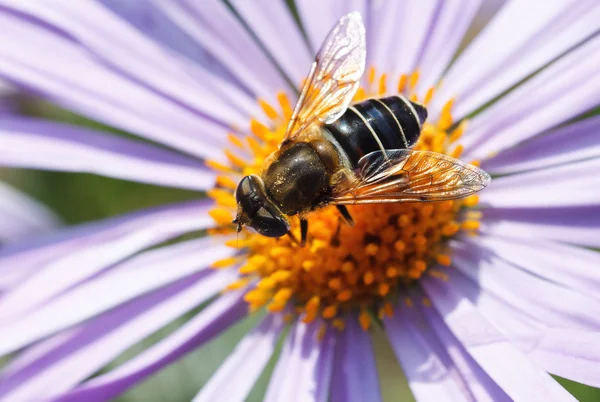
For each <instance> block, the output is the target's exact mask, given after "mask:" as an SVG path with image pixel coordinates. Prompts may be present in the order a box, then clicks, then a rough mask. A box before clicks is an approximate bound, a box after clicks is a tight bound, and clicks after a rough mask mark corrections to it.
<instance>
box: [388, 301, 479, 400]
mask: <svg viewBox="0 0 600 402" xmlns="http://www.w3.org/2000/svg"><path fill="white" fill-rule="evenodd" d="M408 310H410V308H408V307H406V306H400V307H398V308H396V310H395V311H394V317H391V318H389V317H388V318H386V319H385V320H384V324H385V331H386V333H387V336H388V339H389V340H390V344H391V345H392V349H394V352H395V354H396V357H397V358H398V361H399V362H400V365H401V366H402V369H403V370H404V375H405V376H406V379H407V380H408V385H409V386H410V389H411V391H412V393H413V395H414V397H415V399H416V400H417V401H469V400H472V399H473V397H472V395H471V393H470V392H469V389H468V387H467V385H466V383H465V382H464V380H463V379H462V377H461V376H460V373H459V372H458V371H457V369H456V367H455V366H454V363H453V362H452V360H451V359H450V357H449V356H448V354H447V352H446V350H445V349H444V346H443V345H442V344H440V342H439V340H438V339H437V338H436V337H435V336H434V335H433V334H432V332H431V331H430V329H429V328H427V326H426V325H424V323H423V321H422V319H421V317H419V316H418V314H416V312H415V311H412V312H411V311H408Z"/></svg>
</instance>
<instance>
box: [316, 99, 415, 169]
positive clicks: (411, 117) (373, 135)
mask: <svg viewBox="0 0 600 402" xmlns="http://www.w3.org/2000/svg"><path fill="white" fill-rule="evenodd" d="M426 118H427V109H425V107H423V106H422V105H419V104H417V103H413V102H410V101H409V100H408V99H406V98H404V97H403V96H400V95H399V96H390V97H387V98H380V99H368V100H366V101H364V102H361V103H358V104H356V105H352V106H350V107H349V108H348V110H346V112H345V113H344V114H343V115H342V117H340V118H339V119H338V120H336V121H335V122H333V123H331V124H326V125H325V126H324V128H325V129H326V130H327V131H328V132H329V133H330V134H331V135H332V136H333V139H335V140H336V141H337V142H338V144H339V146H340V148H341V149H342V150H343V151H344V152H345V153H346V155H347V156H348V159H349V162H350V164H351V165H352V166H356V164H357V163H358V160H359V159H360V158H361V157H363V156H365V155H366V154H368V153H371V152H373V151H379V150H385V149H403V148H410V147H412V146H413V145H414V144H415V143H416V142H417V140H418V139H419V135H420V134H421V126H422V125H423V123H424V122H425V119H426Z"/></svg>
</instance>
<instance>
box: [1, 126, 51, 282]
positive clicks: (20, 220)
mask: <svg viewBox="0 0 600 402" xmlns="http://www.w3.org/2000/svg"><path fill="white" fill-rule="evenodd" d="M0 137H2V135H1V134H0ZM0 152H2V151H1V150H0ZM59 222H60V221H59V219H58V217H57V216H56V215H55V214H54V213H53V212H52V211H50V210H49V209H48V208H47V207H46V206H44V205H43V204H41V203H40V202H38V201H36V200H34V199H33V198H31V197H29V196H27V195H26V194H24V193H22V192H20V191H19V190H17V189H16V188H13V187H11V186H9V185H8V184H6V183H3V182H0V243H6V242H9V241H14V240H17V239H23V238H25V237H27V236H30V235H33V234H37V233H43V232H46V231H48V230H49V229H52V228H54V227H56V226H58V225H59ZM0 287H1V286H0Z"/></svg>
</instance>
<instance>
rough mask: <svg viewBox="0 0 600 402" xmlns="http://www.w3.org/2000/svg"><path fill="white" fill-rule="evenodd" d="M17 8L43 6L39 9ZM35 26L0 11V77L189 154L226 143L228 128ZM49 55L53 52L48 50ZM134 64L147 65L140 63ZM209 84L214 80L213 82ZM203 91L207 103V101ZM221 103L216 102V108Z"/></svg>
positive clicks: (190, 86)
mask: <svg viewBox="0 0 600 402" xmlns="http://www.w3.org/2000/svg"><path fill="white" fill-rule="evenodd" d="M18 4H19V5H31V6H35V7H37V6H40V7H42V5H41V4H38V3H35V5H34V4H33V3H29V2H27V3H22V2H19V3H18ZM65 4H66V3H65ZM68 4H71V3H68ZM77 4H79V2H77ZM106 12H107V13H109V14H111V13H110V12H109V11H106ZM100 20H104V19H103V18H101V19H100ZM33 21H36V20H32V19H31V18H29V17H26V16H24V15H21V14H14V13H11V12H8V11H7V10H5V9H0V24H1V25H2V29H3V34H4V35H5V40H3V41H2V46H1V47H0V77H5V78H7V79H9V80H10V81H12V82H14V83H16V84H17V85H20V86H23V87H25V88H27V89H30V90H33V91H36V92H39V93H41V94H43V95H45V96H47V97H49V98H50V99H51V100H53V101H54V102H56V103H58V104H60V105H61V106H64V107H66V108H68V109H72V110H75V111H77V112H80V113H82V114H84V115H87V116H89V117H92V118H95V119H98V120H100V121H102V122H104V123H106V124H108V125H111V126H114V127H118V128H121V129H123V130H125V131H129V132H133V133H136V134H138V135H140V136H143V137H145V138H147V139H150V140H152V141H157V142H160V143H163V144H165V145H168V146H170V147H173V148H177V149H180V150H183V151H184V152H186V153H191V154H196V155H199V156H203V155H204V156H206V155H207V149H211V146H209V145H208V144H210V145H212V147H219V146H223V145H224V144H225V141H226V138H225V136H224V135H223V134H224V133H225V132H227V131H230V125H229V124H230V123H226V124H225V123H216V122H215V121H214V119H213V117H210V118H208V117H207V116H206V115H203V114H201V113H200V112H199V111H197V110H190V106H189V105H187V104H182V101H180V100H177V99H172V98H170V97H169V96H170V95H168V94H165V93H163V92H160V91H159V89H156V88H148V86H145V85H143V84H142V83H140V82H139V80H138V79H135V78H133V77H129V76H125V75H123V74H121V73H119V72H118V71H115V69H114V68H112V67H110V66H106V65H104V64H103V63H102V62H100V61H99V60H98V58H99V57H101V55H98V54H92V53H90V51H89V50H88V49H86V48H84V47H82V46H81V45H79V44H78V43H76V42H73V41H72V40H70V39H69V38H68V37H67V36H65V34H61V33H59V31H57V30H56V29H53V28H51V27H50V26H48V25H43V24H41V23H36V22H33ZM90 32H93V31H90ZM128 37H129V36H128ZM10 38H17V39H10ZM123 39H125V38H123ZM111 43H112V42H111ZM117 43H120V41H117ZM48 49H52V50H51V52H50V51H49V50H48ZM115 49H118V47H115ZM132 54H134V53H133V52H132ZM136 60H137V59H136ZM165 60H169V58H165ZM139 61H140V62H143V61H144V59H143V58H141V57H140V58H139ZM157 65H159V64H157ZM74 66H76V67H74ZM165 74H166V73H165ZM163 75H164V74H163ZM171 75H173V77H178V80H179V77H183V78H181V80H179V81H177V82H178V83H179V84H178V87H181V88H180V89H183V92H185V93H194V92H195V93H203V90H204V89H203V88H201V87H200V88H198V85H195V84H194V83H193V82H189V81H191V80H192V78H187V77H188V75H186V74H185V73H179V74H173V73H171ZM154 78H155V79H156V80H155V81H156V82H165V83H169V82H170V81H169V80H163V79H162V78H161V77H160V76H154ZM159 78H160V79H159ZM172 80H175V78H173V79H172ZM206 81H208V82H215V79H214V77H213V78H210V79H207V80H206ZM206 92H207V96H206V98H205V99H206V100H207V101H210V102H212V100H211V97H210V96H208V91H206ZM196 98H204V96H202V97H197V96H196ZM222 104H223V102H217V101H216V100H215V103H214V107H215V108H218V107H220V106H219V105H222ZM222 109H223V113H221V114H224V115H228V116H230V117H233V116H234V115H235V114H234V113H233V110H232V108H231V107H229V106H227V107H225V106H223V107H222ZM230 113H231V115H230ZM211 116H212V115H211ZM211 119H213V120H211ZM238 120H239V123H240V124H238V126H240V127H242V126H243V125H244V124H247V121H248V120H247V118H243V119H238ZM213 149H215V148H213Z"/></svg>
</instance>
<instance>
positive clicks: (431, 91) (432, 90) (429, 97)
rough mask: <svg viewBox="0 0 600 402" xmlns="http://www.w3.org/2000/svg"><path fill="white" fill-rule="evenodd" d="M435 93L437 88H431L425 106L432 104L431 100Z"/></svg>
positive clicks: (424, 102) (426, 96) (424, 101)
mask: <svg viewBox="0 0 600 402" xmlns="http://www.w3.org/2000/svg"><path fill="white" fill-rule="evenodd" d="M434 92H435V88H434V87H431V88H429V89H428V90H427V93H426V94H425V99H424V100H423V104H424V105H425V106H427V105H429V103H430V102H431V99H432V98H433V93H434Z"/></svg>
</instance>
